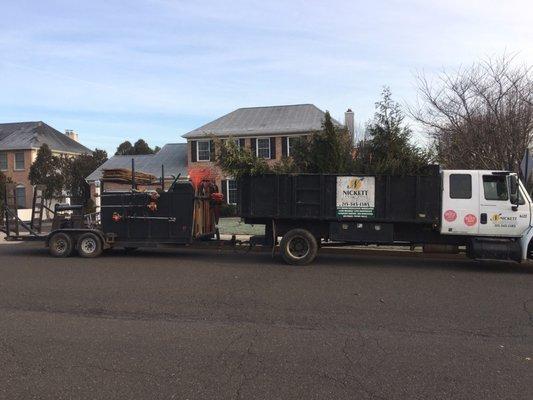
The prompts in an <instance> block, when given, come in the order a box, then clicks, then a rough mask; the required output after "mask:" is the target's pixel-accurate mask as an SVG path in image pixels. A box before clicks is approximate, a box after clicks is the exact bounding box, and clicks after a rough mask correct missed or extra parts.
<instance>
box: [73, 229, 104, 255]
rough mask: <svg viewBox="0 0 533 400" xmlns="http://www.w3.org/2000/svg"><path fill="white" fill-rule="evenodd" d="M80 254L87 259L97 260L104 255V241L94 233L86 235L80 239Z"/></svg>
mask: <svg viewBox="0 0 533 400" xmlns="http://www.w3.org/2000/svg"><path fill="white" fill-rule="evenodd" d="M76 247H77V249H78V253H79V255H80V256H82V257H85V258H95V257H98V256H99V255H100V254H102V247H103V246H102V241H101V240H100V238H99V237H98V236H97V235H95V234H94V233H90V232H89V233H84V234H83V235H81V236H80V237H79V238H78V244H77V246H76Z"/></svg>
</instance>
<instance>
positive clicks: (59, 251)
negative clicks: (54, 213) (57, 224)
mask: <svg viewBox="0 0 533 400" xmlns="http://www.w3.org/2000/svg"><path fill="white" fill-rule="evenodd" d="M48 248H49V252H50V255H52V256H54V257H68V256H70V255H71V254H72V250H73V246H72V238H71V237H70V236H69V235H67V234H66V233H62V232H59V233H55V234H54V235H53V236H52V237H51V238H50V240H49V241H48Z"/></svg>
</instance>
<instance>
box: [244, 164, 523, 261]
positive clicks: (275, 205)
mask: <svg viewBox="0 0 533 400" xmlns="http://www.w3.org/2000/svg"><path fill="white" fill-rule="evenodd" d="M239 190H240V215H241V217H242V218H243V219H244V221H245V222H246V223H249V224H265V226H266V232H265V237H266V239H267V241H269V243H270V244H271V245H275V244H277V241H278V238H281V241H280V243H279V247H280V252H281V255H282V256H283V258H284V260H285V261H286V262H287V263H290V264H308V263H310V262H311V261H313V260H314V258H315V257H316V255H317V253H318V250H319V248H320V247H321V246H327V245H335V246H339V245H344V244H358V245H368V244H379V245H408V246H411V248H414V247H415V246H422V247H423V249H424V251H431V252H458V251H459V249H465V251H466V254H467V256H469V257H470V258H475V259H499V260H514V261H518V262H520V261H524V260H527V259H528V258H529V257H530V252H531V245H530V242H531V238H532V237H533V230H532V224H531V198H530V196H529V194H528V193H527V191H526V189H525V187H524V185H523V184H522V183H521V182H520V180H519V179H518V176H517V175H516V174H514V173H511V172H508V171H478V170H476V171H472V170H442V171H440V170H434V171H433V172H432V173H430V174H428V175H418V176H376V175H335V174H291V175H274V174H271V175H262V176H249V177H245V178H243V179H241V180H240V181H239Z"/></svg>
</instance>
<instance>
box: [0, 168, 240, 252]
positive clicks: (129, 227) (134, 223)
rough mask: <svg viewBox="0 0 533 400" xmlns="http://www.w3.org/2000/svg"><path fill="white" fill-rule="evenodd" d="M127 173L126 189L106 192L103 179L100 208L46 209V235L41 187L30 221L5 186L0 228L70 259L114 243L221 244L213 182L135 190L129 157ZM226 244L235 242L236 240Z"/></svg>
mask: <svg viewBox="0 0 533 400" xmlns="http://www.w3.org/2000/svg"><path fill="white" fill-rule="evenodd" d="M129 172H130V173H131V179H129V180H128V182H129V183H131V188H129V189H122V190H117V189H110V190H106V183H107V182H106V181H103V182H102V183H101V191H102V193H101V196H100V201H101V206H100V211H98V212H96V213H92V214H83V207H82V206H81V205H70V204H56V205H55V207H54V209H53V210H50V209H48V211H49V212H51V213H52V214H53V219H52V227H51V231H50V232H49V233H43V232H42V229H41V225H42V219H43V217H42V216H43V211H44V208H46V207H45V206H44V204H43V202H42V191H43V188H42V187H36V188H35V191H34V201H33V211H32V220H31V222H29V223H27V222H24V221H22V220H20V218H18V216H17V209H16V193H15V185H14V184H8V186H7V190H6V195H5V204H6V206H5V208H4V220H5V225H4V227H3V228H1V230H2V231H4V232H5V234H6V237H5V240H8V241H42V242H44V244H45V246H46V247H48V249H49V252H50V254H51V255H52V256H55V257H68V256H71V255H73V254H74V253H75V252H77V253H78V254H79V255H80V256H81V257H87V258H93V257H98V256H99V255H100V254H102V252H103V251H104V250H106V249H111V248H115V247H119V248H124V249H126V250H133V249H137V248H139V247H155V246H159V245H177V246H180V245H190V244H192V243H194V242H197V241H198V242H199V241H206V240H213V239H214V240H213V243H215V242H216V243H217V244H219V242H220V241H219V240H218V239H219V238H220V237H219V232H218V228H217V222H218V215H219V206H220V204H221V202H222V194H221V193H219V192H218V187H217V186H216V185H215V184H214V182H213V181H211V180H205V179H200V180H198V181H197V182H195V183H194V184H193V182H191V181H186V182H179V181H178V178H179V177H176V179H174V182H173V183H172V184H171V186H170V187H169V188H168V189H167V188H165V183H164V180H161V182H160V184H161V187H160V188H157V189H149V190H146V189H143V190H139V189H138V185H137V182H136V180H135V176H136V172H135V167H134V163H133V160H132V169H131V170H130V171H129ZM121 180H122V179H121ZM149 183H150V184H152V183H158V182H149ZM39 199H40V200H39ZM35 216H36V217H35ZM37 222H38V225H37ZM230 242H231V243H232V244H235V243H236V240H232V241H230Z"/></svg>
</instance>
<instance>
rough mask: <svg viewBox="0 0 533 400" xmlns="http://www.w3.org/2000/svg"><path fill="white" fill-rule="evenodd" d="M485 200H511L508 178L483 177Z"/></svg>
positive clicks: (498, 176)
mask: <svg viewBox="0 0 533 400" xmlns="http://www.w3.org/2000/svg"><path fill="white" fill-rule="evenodd" d="M483 191H484V192H485V200H502V201H504V200H509V192H508V190H507V177H506V176H504V175H483Z"/></svg>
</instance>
